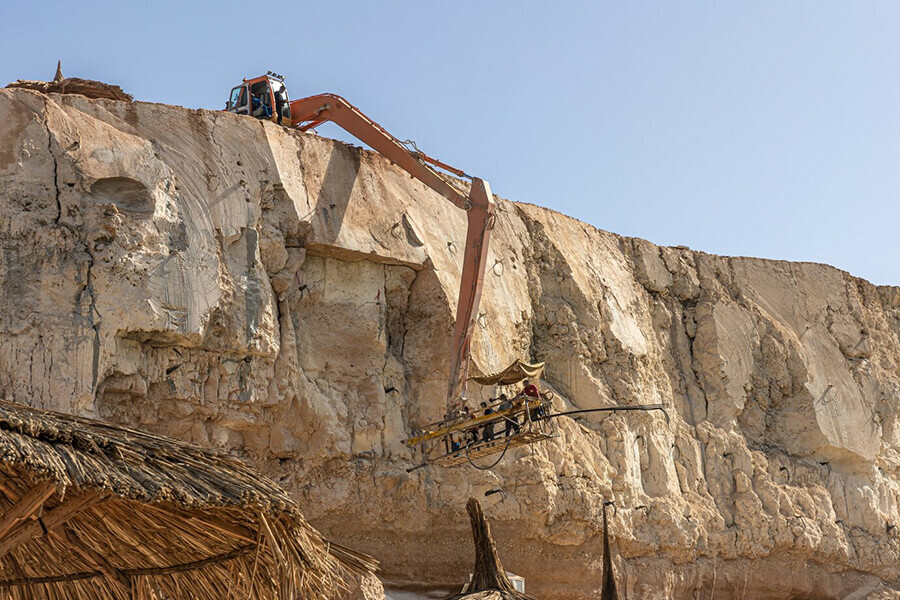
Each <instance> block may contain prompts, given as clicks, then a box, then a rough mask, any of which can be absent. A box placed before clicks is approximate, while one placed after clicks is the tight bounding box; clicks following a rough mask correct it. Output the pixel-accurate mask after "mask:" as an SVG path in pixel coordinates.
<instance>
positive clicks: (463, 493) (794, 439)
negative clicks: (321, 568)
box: [0, 90, 900, 598]
mask: <svg viewBox="0 0 900 600" xmlns="http://www.w3.org/2000/svg"><path fill="white" fill-rule="evenodd" d="M487 175H489V174H487ZM497 203H498V216H497V223H496V226H495V230H494V235H493V247H492V248H491V250H490V256H489V263H488V274H487V278H486V284H485V290H484V297H483V304H482V308H481V313H482V315H481V317H480V326H479V327H478V330H477V332H476V335H475V342H474V363H475V367H476V368H477V370H479V371H480V372H489V371H493V370H496V369H499V368H501V367H503V366H505V364H506V363H508V362H510V361H511V360H512V359H514V358H517V357H519V358H531V359H534V360H542V361H547V362H548V372H547V375H546V380H545V384H546V385H547V386H548V387H551V388H552V389H554V390H555V391H556V392H557V398H556V402H557V405H558V408H563V407H580V408H589V407H599V406H606V405H609V404H611V403H623V404H636V403H655V402H666V403H670V404H671V405H672V408H671V410H670V411H669V412H670V416H671V422H669V423H666V421H665V419H664V418H663V417H662V416H661V415H659V414H651V413H631V414H624V415H614V416H602V417H593V416H586V417H585V418H583V419H579V420H578V421H573V420H571V419H561V420H560V423H559V437H557V438H555V439H553V440H551V441H549V442H546V443H543V444H540V445H537V446H533V447H530V448H519V449H516V450H515V451H511V452H510V454H509V455H508V456H507V457H506V458H504V459H503V461H502V462H501V463H500V464H499V465H498V466H497V468H495V469H494V470H492V471H486V472H483V471H478V470H475V469H472V468H470V467H463V468H459V469H453V470H443V469H439V468H434V469H424V470H420V471H416V472H414V473H412V474H407V473H406V472H405V469H406V468H407V467H409V466H411V465H412V464H414V463H415V462H416V457H415V456H414V455H413V454H412V453H411V452H410V451H408V450H407V449H406V448H405V447H404V446H403V445H402V444H401V443H400V440H401V439H403V438H404V437H406V436H407V435H408V433H409V431H410V427H411V426H412V425H415V424H420V423H424V422H426V421H429V420H433V419H435V418H437V417H439V415H440V414H441V413H442V409H443V402H444V397H443V394H444V390H445V381H446V377H447V372H448V368H449V359H448V356H449V347H448V343H449V339H450V334H451V330H452V323H453V318H454V314H453V312H454V310H455V305H456V294H457V291H456V286H457V284H458V280H459V276H460V260H461V252H460V251H459V249H461V248H462V242H463V239H464V228H465V220H464V216H463V215H462V214H460V211H458V210H457V209H456V208H454V207H453V206H451V205H450V204H449V203H448V202H446V201H444V200H442V199H441V198H440V197H438V196H437V195H436V194H434V193H432V192H431V191H430V190H428V189H427V188H425V187H424V186H423V185H421V184H419V183H418V182H416V181H414V180H412V179H410V178H409V176H407V175H406V174H405V173H403V172H402V171H400V170H398V169H397V168H395V167H393V166H392V165H390V164H389V163H388V162H387V161H385V160H383V159H382V158H381V157H379V156H377V155H374V154H372V153H370V152H366V151H362V150H359V149H356V148H352V147H349V146H347V145H344V144H341V143H338V142H333V141H331V140H327V139H322V138H319V137H316V136H313V135H307V134H300V133H297V132H290V131H287V130H285V129H282V128H279V127H277V126H275V125H273V124H271V123H260V122H258V121H255V120H253V119H250V118H246V117H237V116H233V115H226V114H223V113H215V112H208V111H192V110H185V109H182V108H175V107H170V106H161V105H153V104H144V103H120V102H111V101H101V100H87V99H86V98H83V97H79V96H60V95H55V94H51V95H49V96H45V95H41V94H39V93H36V92H32V91H27V90H0V394H2V395H3V396H5V397H6V398H8V399H11V400H15V401H19V402H24V403H28V404H32V405H36V406H42V407H49V408H55V409H63V410H67V411H72V412H77V413H81V414H86V415H94V416H98V417H101V418H105V419H108V420H112V421H116V422H120V423H127V424H131V425H136V426H139V427H142V428H146V429H149V430H152V431H155V432H159V433H164V434H167V435H172V436H176V437H180V438H184V439H187V440H190V441H193V442H197V443H200V444H206V445H212V446H219V447H224V448H227V449H229V450H233V451H236V452H238V453H240V454H241V455H243V456H245V457H247V459H248V460H250V461H252V462H254V463H255V464H256V465H257V466H259V467H260V468H261V469H263V470H264V471H265V472H266V473H268V474H269V475H272V476H274V477H276V478H277V479H278V480H280V481H281V482H282V484H283V485H284V486H285V487H286V488H288V489H289V490H291V491H292V492H293V493H294V494H296V496H297V497H298V498H299V499H300V501H301V502H302V505H303V506H304V508H305V512H306V515H307V517H309V519H310V520H311V521H312V522H313V523H314V524H315V525H316V526H317V527H319V528H320V529H321V530H323V531H324V532H325V533H326V534H327V535H329V536H330V537H332V538H333V539H335V540H337V541H340V542H342V543H344V544H346V545H349V546H351V547H354V548H356V549H359V550H362V551H366V552H369V553H372V554H374V555H375V556H377V557H378V558H379V559H380V560H381V561H382V565H383V570H382V573H381V575H382V576H383V578H384V579H385V581H386V582H387V583H388V584H392V585H395V586H396V585H420V586H425V587H427V586H439V585H443V584H456V583H459V582H460V578H461V575H463V574H464V573H465V572H466V570H467V569H468V568H469V564H470V562H471V554H470V553H471V548H470V542H469V537H468V524H467V522H466V518H465V511H464V509H463V507H464V504H465V501H466V499H467V498H468V497H470V496H481V495H483V492H484V491H486V490H488V489H491V488H497V487H499V488H502V489H504V490H505V491H506V492H507V493H508V496H507V497H506V498H505V499H503V498H502V496H501V495H500V494H495V495H493V496H491V497H490V498H488V499H485V500H486V505H485V512H486V514H487V516H488V518H489V519H490V520H491V521H492V526H493V529H494V533H495V538H496V539H497V542H498V545H499V547H500V552H501V555H502V557H503V561H504V563H505V565H506V566H507V568H509V569H510V570H512V571H514V572H517V573H521V574H523V575H525V576H526V578H527V585H528V590H529V591H530V592H531V593H534V594H536V595H537V596H539V597H543V598H584V597H590V596H592V595H596V594H597V593H598V589H599V587H600V565H601V551H600V548H601V546H600V535H599V526H600V521H601V518H600V515H601V508H602V503H603V501H604V500H607V499H611V500H614V501H615V503H616V511H615V513H614V516H613V515H612V513H611V516H612V519H611V532H612V535H613V543H614V546H615V547H616V549H617V553H618V554H619V558H618V564H617V569H618V571H619V573H620V589H621V590H622V591H623V592H624V593H625V595H627V597H629V598H662V597H672V596H675V597H707V595H709V597H712V596H715V597H717V598H730V597H734V598H738V597H739V598H790V597H816V598H837V597H844V596H849V595H853V597H860V598H861V597H866V596H872V597H874V596H879V597H881V596H889V595H890V594H892V593H893V594H895V593H896V592H893V591H892V589H891V588H894V587H896V584H897V582H898V581H900V560H898V559H900V539H898V537H900V510H898V502H900V422H898V414H897V411H898V407H900V338H898V336H900V288H888V287H882V288H878V287H875V286H873V285H871V284H869V283H867V282H865V281H862V280H860V279H857V278H855V277H852V276H851V275H849V274H847V273H844V272H841V271H839V270H837V269H834V268H831V267H828V266H824V265H817V264H805V263H787V262H778V261H766V260H757V259H749V258H723V257H718V256H711V255H708V254H703V253H700V252H694V251H691V250H688V249H682V248H661V247H658V246H655V245H653V244H651V243H649V242H646V241H643V240H638V239H629V238H622V237H619V236H617V235H614V234H611V233H607V232H603V231H599V230H597V229H594V228H593V227H590V226H588V225H585V224H583V223H580V222H578V221H576V220H574V219H571V218H568V217H565V216H563V215H560V214H557V213H554V212H552V211H550V210H547V209H544V208H540V207H536V206H530V205H525V204H517V203H514V202H510V201H507V200H503V199H498V200H497ZM698 590H701V591H700V592H698ZM698 593H699V596H697V594H698Z"/></svg>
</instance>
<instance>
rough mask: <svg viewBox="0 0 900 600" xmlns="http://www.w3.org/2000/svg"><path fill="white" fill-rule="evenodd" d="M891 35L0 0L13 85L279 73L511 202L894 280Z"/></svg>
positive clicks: (891, 18) (221, 82) (730, 6)
mask: <svg viewBox="0 0 900 600" xmlns="http://www.w3.org/2000/svg"><path fill="white" fill-rule="evenodd" d="M898 31H900V4H898V3H896V2H841V3H838V2H820V1H810V2H783V1H777V2H764V1H753V2H741V3H738V2H731V1H725V0H716V1H710V2H673V1H662V2H617V3H607V2H561V1H554V2H549V1H548V2H545V3H537V2H524V1H516V2H512V1H510V2H500V1H491V2H485V1H477V2H470V1H455V2H441V3H438V2H422V1H402V2H401V1H396V2H387V1H385V2H373V1H368V2H355V1H349V0H344V1H342V2H335V3H331V2H290V1H287V2H267V3H258V2H240V3H237V2H215V3H212V2H210V3H196V2H189V1H184V2H172V1H169V0H157V1H155V2H145V3H137V2H132V3H124V2H123V3H113V2H109V3H100V2H90V1H78V2H72V1H66V2H60V1H58V0H48V1H44V2H10V3H7V5H6V6H5V7H4V9H3V19H2V21H0V84H2V83H5V82H6V81H11V80H14V79H17V78H20V77H21V78H49V77H50V76H52V75H53V71H54V68H55V65H56V60H57V58H62V60H63V67H64V71H65V73H66V74H67V75H71V76H80V77H87V78H93V79H100V80H104V81H108V82H112V83H118V84H120V85H121V86H122V87H123V88H124V89H125V90H126V91H128V92H131V93H132V94H134V95H135V97H136V98H138V99H140V100H148V101H155V102H165V103H170V104H180V105H184V106H188V107H207V108H221V107H222V106H223V105H224V102H225V98H226V95H227V92H228V90H229V89H230V87H231V86H232V85H234V84H235V83H237V82H239V81H240V79H241V77H242V76H251V75H257V74H261V73H264V72H265V71H267V70H269V69H271V70H273V71H277V72H280V73H283V74H284V75H286V76H287V83H288V88H289V90H290V92H291V94H292V96H293V97H300V96H306V95H311V94H314V93H319V92H324V91H330V92H336V93H339V94H342V95H344V96H346V97H347V98H348V99H350V101H351V102H354V103H355V104H357V105H358V106H360V107H361V108H362V109H363V110H364V111H365V112H367V113H368V114H369V115H370V116H372V117H373V118H375V119H376V120H378V121H380V122H381V123H382V124H383V125H385V126H386V127H387V128H388V129H390V130H391V131H392V132H393V133H395V134H396V135H397V136H398V137H400V138H401V139H402V138H407V137H410V138H413V139H415V140H416V141H417V142H418V143H419V146H420V147H421V148H422V149H423V150H425V151H427V152H429V153H430V154H432V155H434V156H437V157H439V158H442V159H444V160H446V161H447V162H450V163H451V164H455V165H458V166H460V167H462V168H464V169H465V170H467V171H468V172H470V173H474V174H477V175H480V176H482V177H484V178H485V179H487V180H489V181H490V182H491V185H492V187H493V190H494V192H495V193H496V194H498V195H500V196H503V197H506V198H510V199H513V200H522V201H527V202H533V203H536V204H540V205H544V206H548V207H551V208H554V209H556V210H559V211H562V212H564V213H567V214H569V215H572V216H575V217H577V218H579V219H582V220H584V221H587V222H588V223H591V224H593V225H595V226H597V227H599V228H601V229H607V230H610V231H614V232H616V233H620V234H625V235H631V236H639V237H643V238H647V239H649V240H651V241H653V242H656V243H659V244H666V245H678V244H685V245H688V246H691V247H692V248H695V249H699V250H704V251H708V252H714V253H717V254H729V255H749V256H761V257H767V258H781V259H789V260H807V261H816V262H825V263H829V264H832V265H836V266H838V267H840V268H843V269H846V270H848V271H850V272H851V273H853V274H854V275H858V276H861V277H865V278H867V279H869V280H871V281H873V282H874V283H878V284H892V285H900V236H898V234H897V233H898V224H900V202H898V196H900V35H898ZM323 133H329V134H331V133H333V132H332V130H323Z"/></svg>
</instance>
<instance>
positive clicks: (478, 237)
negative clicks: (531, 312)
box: [291, 94, 494, 405]
mask: <svg viewBox="0 0 900 600" xmlns="http://www.w3.org/2000/svg"><path fill="white" fill-rule="evenodd" d="M326 121H330V122H332V123H334V124H336V125H338V126H340V127H341V128H342V129H344V130H345V131H347V132H348V133H350V134H351V135H353V136H354V137H356V138H358V139H359V140H361V141H362V142H364V143H365V144H367V145H368V146H370V147H371V148H372V149H374V150H375V151H377V152H378V153H379V154H381V155H382V156H384V157H385V158H387V159H388V160H390V161H391V162H393V163H395V164H396V165H398V166H399V167H401V168H402V169H404V170H405V171H406V172H407V173H409V174H410V175H412V176H413V177H415V178H416V179H418V180H419V181H421V182H422V183H424V184H425V185H427V186H428V187H430V188H431V189H433V190H434V191H436V192H437V193H438V194H440V195H441V196H443V197H444V198H446V199H447V200H449V201H450V202H452V203H453V204H454V205H456V206H457V207H458V208H461V209H463V210H465V211H466V214H467V220H468V225H467V229H466V249H465V254H464V256H463V270H462V280H461V281H460V287H459V301H458V303H457V305H456V324H455V326H454V331H453V344H452V349H451V356H450V381H449V384H448V388H447V403H448V405H450V404H452V403H454V402H455V401H456V400H457V398H458V397H459V395H460V390H461V389H462V387H463V384H464V382H465V379H466V376H467V373H468V367H469V346H470V343H471V339H472V330H473V328H474V326H475V321H476V320H477V318H478V305H479V304H480V302H481V287H482V283H483V282H484V270H485V264H486V262H487V251H488V245H489V243H490V234H491V227H492V225H493V221H494V202H493V196H492V195H491V188H490V186H489V185H488V182H486V181H484V180H483V179H479V178H477V177H470V176H469V175H467V174H466V173H465V172H464V171H461V170H459V169H455V168H453V167H451V166H449V165H447V164H444V163H442V162H441V161H439V160H437V159H434V158H431V157H430V156H427V155H426V154H424V153H422V152H420V151H419V150H418V149H417V148H415V146H413V147H414V148H415V149H414V150H410V149H409V148H407V147H406V146H405V145H404V143H403V142H401V141H400V140H398V139H397V138H395V137H394V136H393V135H391V134H390V133H388V132H387V131H386V130H385V129H384V128H383V127H381V126H380V125H378V123H376V122H374V121H373V120H371V119H370V118H368V117H367V116H366V115H364V114H363V113H362V112H360V110H359V109H357V108H356V107H355V106H353V105H352V104H350V103H349V102H347V101H346V100H344V99H343V98H341V97H340V96H337V95H334V94H321V95H318V96H310V97H309V98H301V99H300V100H294V101H293V102H291V122H292V123H293V124H294V125H295V126H296V127H298V128H299V129H300V130H302V131H306V130H307V129H310V128H311V127H315V126H316V125H319V124H321V123H324V122H326ZM431 165H433V166H434V167H438V168H440V169H443V170H445V171H448V172H450V173H453V174H454V175H457V176H459V177H466V178H468V179H471V180H472V185H471V188H470V190H469V195H468V196H465V195H463V194H462V193H461V192H460V191H459V190H457V189H456V188H455V187H454V186H453V185H452V184H451V183H450V182H449V181H448V180H447V178H446V177H445V176H444V175H442V174H441V173H439V172H438V171H437V170H435V168H434V167H432V166H431Z"/></svg>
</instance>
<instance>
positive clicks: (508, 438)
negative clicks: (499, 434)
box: [466, 417, 519, 471]
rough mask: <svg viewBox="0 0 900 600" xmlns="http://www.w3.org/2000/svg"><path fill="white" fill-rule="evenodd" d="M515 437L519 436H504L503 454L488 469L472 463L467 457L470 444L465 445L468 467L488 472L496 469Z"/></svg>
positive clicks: (469, 457) (470, 458)
mask: <svg viewBox="0 0 900 600" xmlns="http://www.w3.org/2000/svg"><path fill="white" fill-rule="evenodd" d="M504 418H505V417H504ZM516 435H519V434H513V435H508V436H506V447H505V448H503V452H501V453H500V456H499V458H497V460H495V461H494V463H493V464H492V465H491V466H489V467H479V466H478V465H476V464H475V463H474V462H472V457H471V456H469V446H471V444H466V460H467V461H469V464H470V465H472V466H473V467H475V468H476V469H478V470H479V471H490V470H491V469H493V468H494V467H496V466H497V465H498V464H500V461H501V460H503V457H504V456H506V451H507V450H509V445H510V444H511V443H512V440H513V438H514V437H515V436H516Z"/></svg>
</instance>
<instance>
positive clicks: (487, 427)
mask: <svg viewBox="0 0 900 600" xmlns="http://www.w3.org/2000/svg"><path fill="white" fill-rule="evenodd" d="M481 408H482V409H484V416H488V415H492V414H494V409H492V408H491V407H490V406H488V403H487V402H484V401H482V402H481ZM481 439H482V441H484V442H489V441H491V440H492V439H494V422H493V421H490V422H488V423H485V424H484V427H483V428H482V430H481Z"/></svg>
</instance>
